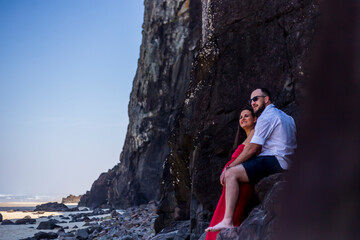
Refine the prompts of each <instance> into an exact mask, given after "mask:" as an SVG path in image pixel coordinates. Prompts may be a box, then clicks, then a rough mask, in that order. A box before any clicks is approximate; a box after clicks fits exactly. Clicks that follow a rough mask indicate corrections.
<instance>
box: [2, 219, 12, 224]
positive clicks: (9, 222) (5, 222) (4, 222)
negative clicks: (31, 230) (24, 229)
mask: <svg viewBox="0 0 360 240" xmlns="http://www.w3.org/2000/svg"><path fill="white" fill-rule="evenodd" d="M14 224H15V223H14V222H13V221H11V220H4V221H2V223H1V225H14Z"/></svg>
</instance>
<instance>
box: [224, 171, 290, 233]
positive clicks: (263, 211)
mask: <svg viewBox="0 0 360 240" xmlns="http://www.w3.org/2000/svg"><path fill="white" fill-rule="evenodd" d="M285 184H286V181H285V174H283V173H279V174H274V175H271V176H269V177H267V178H264V179H263V180H262V181H260V182H259V183H258V184H257V185H256V188H255V194H256V197H258V201H259V202H260V204H259V205H258V206H256V207H255V208H254V209H253V210H252V211H251V212H250V214H249V216H248V217H247V218H246V219H245V221H244V222H243V223H242V224H241V225H240V226H239V227H237V228H233V229H227V230H223V231H220V233H219V234H218V237H217V239H219V240H226V239H228V240H230V239H232V240H237V239H238V240H240V239H241V240H247V239H248V240H267V239H272V238H271V237H272V233H273V232H274V226H275V225H276V221H277V220H278V218H277V216H278V214H279V212H280V210H281V204H279V200H280V199H279V198H280V196H281V194H280V193H281V192H282V191H283V190H284V188H285Z"/></svg>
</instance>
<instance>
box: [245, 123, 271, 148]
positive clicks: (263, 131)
mask: <svg viewBox="0 0 360 240" xmlns="http://www.w3.org/2000/svg"><path fill="white" fill-rule="evenodd" d="M276 123H277V119H272V120H271V119H259V120H258V121H257V123H256V125H255V132H254V136H253V137H252V139H251V141H250V142H251V143H255V144H258V145H261V146H262V145H264V143H265V140H266V139H268V138H269V136H270V135H271V133H272V132H273V130H274V128H275V126H276Z"/></svg>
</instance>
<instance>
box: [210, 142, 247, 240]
mask: <svg viewBox="0 0 360 240" xmlns="http://www.w3.org/2000/svg"><path fill="white" fill-rule="evenodd" d="M244 147H245V145H244V144H241V145H239V146H238V147H237V149H236V150H235V152H234V153H233V155H232V156H231V160H230V161H229V162H228V163H227V164H226V165H225V167H224V169H225V168H226V167H227V166H228V165H229V164H230V163H232V162H233V161H234V160H235V159H236V158H237V157H238V156H239V155H240V153H241V152H242V151H243V149H244ZM224 169H223V171H224ZM253 194H254V185H253V184H250V183H241V184H240V185H239V198H238V201H237V204H236V206H235V211H234V218H233V224H234V226H235V227H237V226H240V224H241V223H242V221H243V220H244V219H245V217H246V208H247V205H248V204H249V202H250V200H251V198H252V196H253ZM224 215H225V187H223V191H222V194H221V197H220V199H219V202H218V204H217V206H216V209H215V212H214V215H213V217H212V219H211V222H210V227H213V226H215V225H216V224H218V223H219V222H221V221H222V220H223V218H224ZM218 233H219V232H208V233H207V234H206V238H205V240H215V239H216V236H217V234H218Z"/></svg>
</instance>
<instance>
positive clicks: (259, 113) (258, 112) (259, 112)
mask: <svg viewBox="0 0 360 240" xmlns="http://www.w3.org/2000/svg"><path fill="white" fill-rule="evenodd" d="M264 109H265V104H262V105H261V106H259V109H258V110H257V111H256V112H254V113H255V116H257V117H260V115H261V113H262V112H263V111H264Z"/></svg>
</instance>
